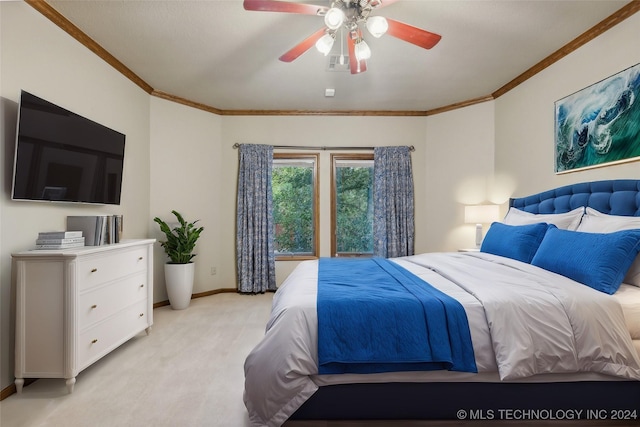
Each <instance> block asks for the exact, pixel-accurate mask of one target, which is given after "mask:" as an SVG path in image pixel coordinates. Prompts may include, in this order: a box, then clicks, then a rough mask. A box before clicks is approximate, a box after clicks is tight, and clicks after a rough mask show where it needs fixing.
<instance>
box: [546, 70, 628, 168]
mask: <svg viewBox="0 0 640 427" xmlns="http://www.w3.org/2000/svg"><path fill="white" fill-rule="evenodd" d="M639 96H640V64H636V65H634V66H633V67H630V68H627V69H626V70H624V71H621V72H619V73H618V74H614V75H613V76H611V77H609V78H607V79H605V80H602V81H600V82H598V83H595V84H593V85H591V86H589V87H586V88H584V89H582V90H581V91H579V92H576V93H574V94H572V95H569V96H567V97H566V98H563V99H561V100H559V101H556V103H555V110H556V115H555V116H556V117H555V119H556V121H555V126H556V147H555V148H556V152H555V154H556V173H563V172H573V171H576V170H579V169H585V168H590V167H595V166H602V165H605V164H610V163H620V162H626V161H631V160H638V159H640V98H639Z"/></svg>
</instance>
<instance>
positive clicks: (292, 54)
mask: <svg viewBox="0 0 640 427" xmlns="http://www.w3.org/2000/svg"><path fill="white" fill-rule="evenodd" d="M324 33H325V28H324V27H322V28H320V29H319V30H318V31H316V32H315V33H313V34H311V35H310V36H309V37H307V38H306V39H304V40H303V41H302V42H300V43H298V44H297V45H296V46H294V47H293V48H292V49H291V50H289V51H288V52H286V53H284V54H283V55H282V56H281V57H280V61H282V62H292V61H293V60H295V59H297V58H298V57H299V56H300V55H302V54H303V53H305V52H306V51H308V50H309V49H311V47H312V46H314V45H315V44H316V42H317V41H318V39H319V38H320V37H322V36H324Z"/></svg>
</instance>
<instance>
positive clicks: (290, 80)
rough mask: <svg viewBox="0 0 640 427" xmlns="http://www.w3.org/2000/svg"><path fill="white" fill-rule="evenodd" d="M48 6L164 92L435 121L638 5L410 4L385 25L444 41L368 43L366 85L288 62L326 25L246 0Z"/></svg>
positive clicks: (216, 102) (536, 1) (386, 12)
mask: <svg viewBox="0 0 640 427" xmlns="http://www.w3.org/2000/svg"><path fill="white" fill-rule="evenodd" d="M48 3H49V4H50V5H51V6H52V7H53V8H55V9H56V10H57V11H58V12H60V13H61V14H62V15H63V16H64V17H65V18H66V19H68V20H69V21H70V22H72V23H73V24H74V25H75V26H77V27H78V28H79V29H80V30H81V31H82V32H84V33H85V34H87V35H88V36H89V37H91V38H92V39H93V40H94V41H95V42H96V43H97V44H98V45H100V46H101V47H102V48H104V49H105V50H106V51H107V52H109V53H110V54H111V55H113V57H115V58H116V59H117V60H119V61H120V62H121V63H122V64H124V65H125V66H126V67H128V68H129V69H130V70H131V71H132V72H133V73H134V74H135V75H137V76H138V77H139V78H140V79H142V80H143V81H144V82H145V83H146V84H148V85H149V86H150V87H151V88H153V90H154V91H159V92H160V93H164V94H169V95H170V96H172V97H176V98H178V99H183V100H188V101H190V102H193V103H197V104H202V105H203V106H209V107H212V108H213V109H218V110H223V112H226V113H233V111H235V110H243V111H247V110H252V111H253V110H268V111H272V112H274V111H279V112H286V111H289V112H291V111H306V112H326V111H334V112H335V111H351V112H354V111H356V112H367V111H394V112H428V111H433V110H437V109H440V108H443V107H447V106H452V105H456V104H459V103H465V102H467V101H470V100H475V99H481V98H485V97H487V96H490V95H491V94H492V93H495V92H496V91H497V90H499V89H500V88H502V87H503V86H505V85H507V84H508V83H509V82H511V81H512V80H514V79H515V78H516V77H518V76H519V75H521V74H522V73H524V72H526V71H527V70H529V69H530V68H531V67H533V66H534V65H536V64H537V63H539V62H540V61H542V60H544V59H545V58H547V57H548V56H549V55H551V54H553V53H554V52H556V51H557V50H558V49H561V48H562V47H563V46H565V45H567V44H568V43H569V42H570V41H572V40H573V39H575V38H576V37H578V36H580V35H581V34H582V33H584V32H585V31H587V30H589V29H590V28H592V27H594V26H595V25H597V24H598V23H600V22H601V21H603V20H604V19H605V18H607V17H609V16H610V15H612V14H614V13H615V12H616V11H618V10H619V9H621V8H622V7H623V6H625V5H626V4H627V3H629V1H627V0H622V1H618V0H603V1H599V0H585V1H581V0H546V1H541V0H533V1H527V0H495V1H490V0H445V1H436V0H406V1H399V2H397V3H393V4H391V5H389V6H387V7H385V8H383V9H378V10H377V11H376V12H375V13H374V14H376V15H381V16H385V17H388V18H392V19H395V20H398V21H402V22H405V23H407V24H410V25H413V26H416V27H420V28H423V29H425V30H428V31H431V32H434V33H437V34H440V35H441V36H442V40H441V41H440V42H439V43H438V44H437V45H436V46H435V47H434V48H432V49H430V50H425V49H422V48H419V47H417V46H415V45H413V44H410V43H406V42H404V41H402V40H399V39H397V38H393V37H390V36H388V35H386V36H383V37H381V38H380V39H375V38H373V37H371V36H368V33H365V39H366V41H367V43H368V44H369V45H370V47H371V50H372V52H373V54H372V56H371V59H370V60H369V61H368V64H367V65H368V69H367V71H366V72H365V73H361V74H356V75H352V74H350V73H349V72H348V71H346V72H344V71H328V70H327V66H328V58H329V57H325V56H323V55H322V54H320V53H319V52H317V51H316V50H315V48H312V49H310V50H309V51H308V52H306V53H305V54H303V55H302V56H301V57H299V58H298V59H297V60H295V61H293V62H291V63H285V62H281V61H279V60H278V57H279V56H280V55H282V54H283V53H284V52H286V51H288V50H289V49H291V48H292V47H293V46H295V45H296V44H298V43H299V42H301V41H302V40H303V39H305V38H306V37H307V36H309V35H311V34H312V33H313V32H315V31H316V30H318V29H319V28H321V27H322V26H323V19H322V18H321V17H319V16H311V15H296V14H289V13H276V12H255V11H246V10H244V8H243V4H242V3H243V2H242V0H205V1H195V0H194V1H185V0H170V1H160V0H136V1H131V0H129V1H117V0H83V1H78V0H73V1H67V0H48ZM306 3H312V4H316V5H324V6H328V5H329V2H328V1H324V0H321V1H313V0H310V1H308V2H306ZM333 49H334V52H336V53H339V51H340V43H339V42H338V41H336V43H335V44H334V47H333ZM345 49H346V46H345ZM327 88H331V89H335V96H334V97H333V98H328V97H325V89H327ZM232 110H233V111H232Z"/></svg>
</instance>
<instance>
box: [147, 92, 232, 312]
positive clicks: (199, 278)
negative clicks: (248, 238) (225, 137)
mask: <svg viewBox="0 0 640 427" xmlns="http://www.w3.org/2000/svg"><path fill="white" fill-rule="evenodd" d="M150 136H151V150H150V152H151V155H150V160H151V202H150V210H151V216H150V218H154V217H156V216H157V217H160V218H161V219H163V220H164V221H165V222H167V223H171V222H176V218H175V216H173V214H171V211H173V210H176V211H178V212H179V213H180V214H182V216H183V217H184V218H185V220H187V221H195V220H199V222H198V223H197V224H196V225H198V226H203V227H204V231H203V232H202V234H201V235H200V236H201V237H200V239H199V240H198V243H197V245H196V249H195V253H196V254H197V255H196V257H195V258H194V259H193V260H194V262H195V264H196V271H195V280H194V286H193V292H194V293H200V292H205V291H208V290H212V289H220V288H235V274H234V270H233V268H231V267H232V266H231V263H230V261H229V259H228V258H229V255H228V253H231V254H232V255H233V250H234V246H233V245H232V244H230V242H227V241H225V240H224V239H222V238H221V234H222V229H223V228H224V227H226V226H227V225H226V222H227V219H228V218H227V216H228V215H229V212H228V211H229V209H228V206H226V205H225V203H223V201H222V199H223V197H224V194H225V193H226V192H227V191H229V189H228V188H227V186H228V185H230V184H231V182H233V181H234V177H233V176H228V175H225V173H224V172H225V167H224V166H223V164H224V162H223V155H222V151H223V145H222V144H221V142H220V117H219V116H217V115H215V114H211V113H207V112H204V111H201V110H196V109H193V108H191V107H186V106H184V105H181V104H176V103H174V102H170V101H166V100H164V99H160V98H156V97H152V98H151V135H150ZM233 212H235V210H233ZM150 225H151V227H152V228H151V230H150V235H151V236H152V237H154V238H156V239H158V240H165V237H164V234H162V233H161V232H160V229H159V227H158V225H157V224H156V223H155V222H152V223H150ZM166 261H167V256H166V254H165V252H164V249H163V248H162V247H160V245H156V246H155V257H154V282H155V284H156V286H155V288H154V301H166V300H167V291H166V288H165V286H164V263H165V262H166ZM212 267H214V268H215V269H216V274H215V275H211V268H212Z"/></svg>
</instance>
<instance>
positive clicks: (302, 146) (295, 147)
mask: <svg viewBox="0 0 640 427" xmlns="http://www.w3.org/2000/svg"><path fill="white" fill-rule="evenodd" d="M238 147H240V144H238V143H237V142H236V143H235V144H233V148H238ZM273 148H283V149H287V150H319V151H326V150H336V151H337V150H373V149H374V148H376V147H328V146H322V147H309V146H305V145H274V146H273ZM409 151H416V148H415V147H414V146H413V145H410V146H409Z"/></svg>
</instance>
